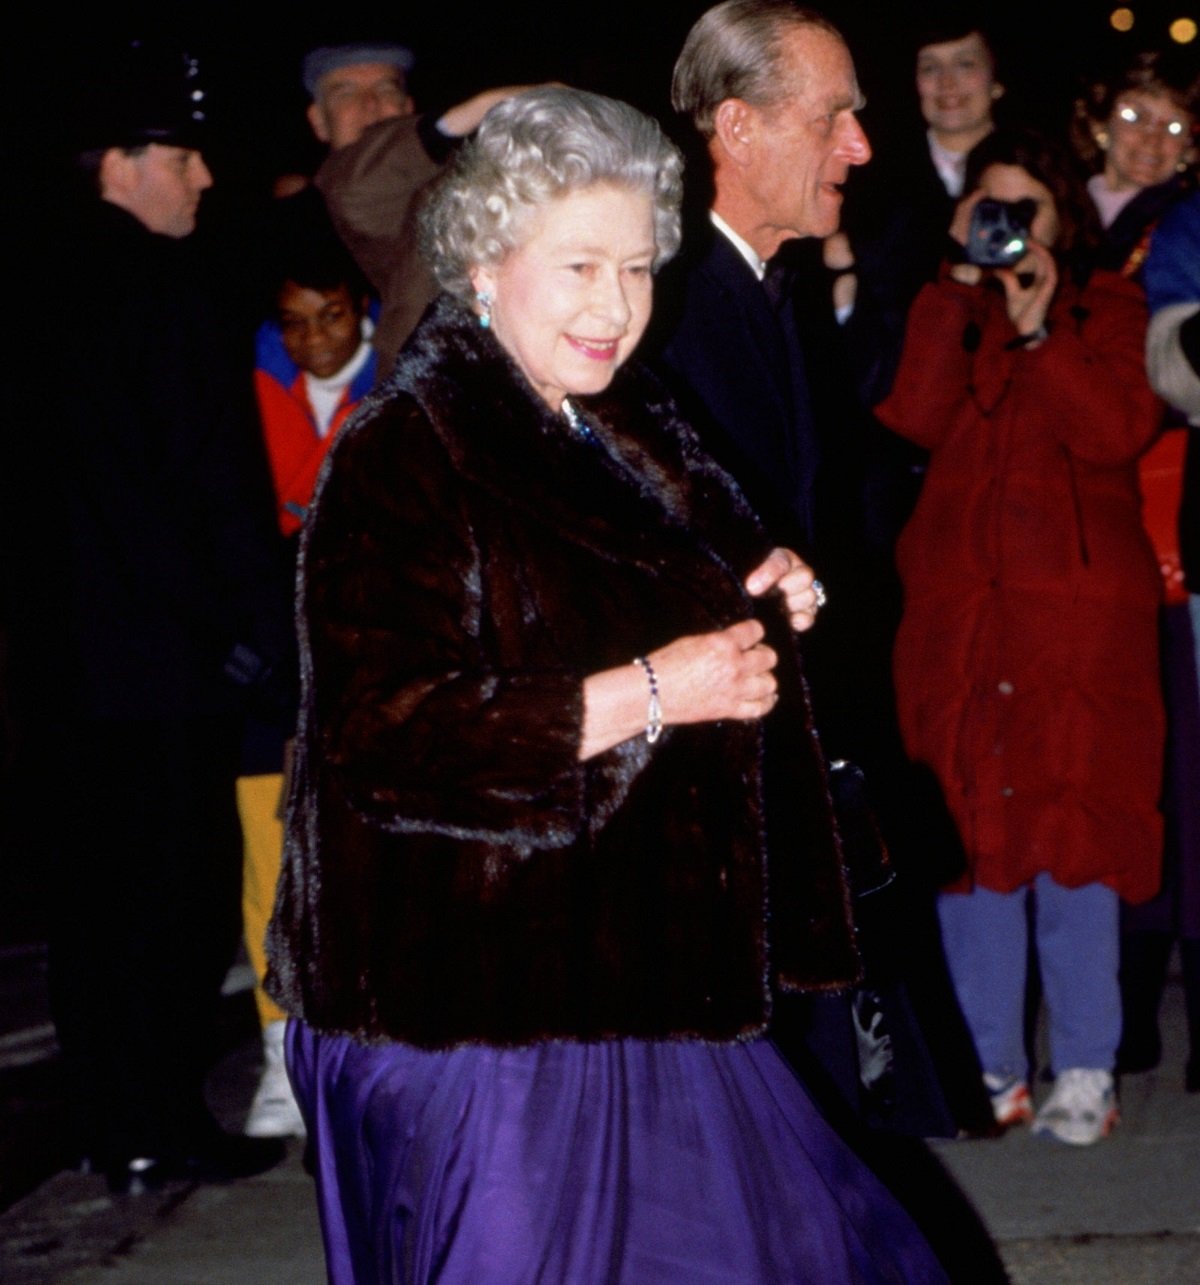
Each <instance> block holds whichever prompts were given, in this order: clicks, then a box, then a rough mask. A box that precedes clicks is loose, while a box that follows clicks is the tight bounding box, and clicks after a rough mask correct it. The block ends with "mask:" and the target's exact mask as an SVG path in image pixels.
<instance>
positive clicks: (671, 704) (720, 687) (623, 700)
mask: <svg viewBox="0 0 1200 1285" xmlns="http://www.w3.org/2000/svg"><path fill="white" fill-rule="evenodd" d="M765 565H766V564H765V563H764V566H765ZM761 569H762V568H760V570H761ZM646 659H647V660H649V662H650V664H651V666H652V667H653V670H654V677H655V681H656V683H657V685H658V697H659V704H660V706H661V708H662V721H663V723H664V724H669V723H711V722H716V721H717V720H718V719H725V718H737V719H751V718H762V716H763V715H764V714H766V713H769V712H770V710H771V709H773V708H774V706H775V702H776V701H777V700H778V699H779V697H778V694H777V691H776V682H775V675H774V673H773V672H772V671H773V670H774V668H775V661H776V659H777V658H776V655H775V653H774V652H773V651H772V650H771V648H770V647H768V646H766V645H765V644H764V643H763V627H762V625H761V624H759V622H758V621H757V620H739V621H738V623H737V624H736V625H730V626H729V628H728V629H718V630H716V631H714V632H713V633H708V634H694V635H688V636H686V637H684V638H677V639H676V640H675V641H674V642H672V643H668V644H667V645H666V646H665V647H660V648H659V649H658V651H653V652H651V653H650V654H649V655H648V656H647V658H646ZM649 701H650V687H649V683H648V681H647V675H646V673H645V671H644V670H643V669H642V668H641V666H639V665H636V664H629V665H622V666H620V667H619V668H617V669H606V670H603V671H602V672H601V673H598V674H592V675H590V676H589V677H588V678H585V679H584V681H583V734H582V736H581V738H580V742H579V758H580V760H581V761H582V760H585V759H589V758H592V757H593V756H594V755H596V754H602V753H603V752H604V751H605V750H608V749H612V747H613V746H614V745H620V744H621V742H622V741H627V740H630V739H631V738H632V737H634V736H637V735H639V734H641V733H644V732H645V731H646V729H647V726H648V724H649Z"/></svg>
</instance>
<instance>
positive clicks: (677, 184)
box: [420, 87, 683, 302]
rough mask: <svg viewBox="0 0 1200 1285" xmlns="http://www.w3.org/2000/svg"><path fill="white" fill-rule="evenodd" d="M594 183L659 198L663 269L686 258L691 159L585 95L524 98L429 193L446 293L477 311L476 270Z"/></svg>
mask: <svg viewBox="0 0 1200 1285" xmlns="http://www.w3.org/2000/svg"><path fill="white" fill-rule="evenodd" d="M596 183H611V184H613V185H615V186H617V187H624V188H629V189H631V190H633V191H636V192H644V193H645V194H646V195H647V196H649V197H651V198H652V200H653V203H654V242H655V247H656V253H655V260H654V266H655V267H656V268H657V267H658V266H659V265H660V264H662V263H665V262H666V261H667V259H669V258H670V257H671V256H672V255H673V254H674V253H675V252H676V250H678V249H679V241H680V217H679V207H680V202H681V200H682V196H683V158H682V157H681V156H680V154H679V151H678V149H677V148H676V147H675V146H674V144H672V143H670V142H669V141H668V140H667V138H666V136H665V135H664V134H663V132H662V130H661V129H660V128H659V126H658V125H657V123H656V122H654V121H653V120H651V119H650V117H649V116H644V115H643V114H642V113H641V112H639V111H637V110H636V108H633V107H630V106H629V104H628V103H622V102H618V101H617V100H616V99H613V98H603V97H601V96H600V95H599V94H589V93H585V92H584V91H583V90H579V89H566V88H558V87H546V88H541V89H534V90H530V91H528V92H527V93H524V94H518V95H517V96H515V97H513V98H509V99H506V100H505V101H504V102H502V103H499V104H497V106H495V107H493V108H492V110H491V111H490V112H488V114H487V116H485V117H484V119H483V123H482V124H481V125H480V126H479V129H478V131H477V132H476V134H475V137H474V138H473V139H471V140H470V141H469V142H467V143H466V144H464V145H463V146H462V147H461V148H460V149H459V151H458V153H457V155H456V156H455V157H454V159H453V160H452V161H451V163H450V164H449V166H447V168H446V169H445V170H444V171H443V173H442V174H441V175H440V176H439V177H438V178H437V179H436V180H435V181H434V183H433V184H432V185H431V187H430V190H429V193H428V196H427V198H426V201H425V204H424V206H423V208H422V210H421V215H420V238H421V242H420V244H421V252H422V254H423V255H424V256H425V258H426V260H427V261H428V263H429V265H430V267H431V268H432V269H433V273H434V275H435V276H436V277H437V280H438V284H439V285H441V287H442V288H443V289H444V290H446V291H447V292H448V293H450V294H452V295H454V296H455V297H456V298H459V299H462V300H463V301H464V302H469V301H470V300H471V299H472V298H473V296H474V288H473V287H472V285H471V280H470V275H469V273H470V270H471V269H472V268H473V267H476V266H489V267H490V266H494V265H495V264H498V263H500V262H501V261H502V260H503V259H504V258H505V256H506V255H508V254H509V252H510V251H512V250H514V249H516V248H517V247H518V246H519V245H520V244H521V243H522V240H523V238H524V236H525V234H526V230H527V227H528V225H529V223H530V221H531V218H532V215H533V214H534V213H535V212H536V211H537V210H538V209H539V208H540V207H541V206H543V205H545V204H546V202H548V201H552V200H554V199H555V198H556V197H560V196H566V195H568V194H569V193H571V192H575V191H580V190H582V189H584V188H588V187H591V186H592V185H593V184H596Z"/></svg>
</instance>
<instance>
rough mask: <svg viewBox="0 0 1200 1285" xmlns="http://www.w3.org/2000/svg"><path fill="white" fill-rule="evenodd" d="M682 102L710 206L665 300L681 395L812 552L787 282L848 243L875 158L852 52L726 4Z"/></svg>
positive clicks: (763, 9) (745, 482) (812, 29)
mask: <svg viewBox="0 0 1200 1285" xmlns="http://www.w3.org/2000/svg"><path fill="white" fill-rule="evenodd" d="M672 101H673V103H674V106H675V108H676V110H677V111H679V112H682V113H684V114H686V115H687V116H688V117H689V118H690V119H691V122H692V124H693V125H694V126H695V129H696V131H697V133H698V134H699V136H700V138H701V140H702V141H703V146H704V149H705V151H706V153H707V158H708V161H709V163H710V165H711V175H712V192H711V202H710V203H709V206H708V209H707V210H706V211H705V212H704V215H703V217H702V218H700V219H697V220H696V221H695V222H694V225H693V226H692V227H691V228H690V229H689V233H690V235H688V236H687V237H685V243H684V253H683V255H682V256H681V259H680V260H679V261H678V263H677V264H676V265H672V268H671V269H670V270H669V271H668V274H667V275H666V276H665V279H664V280H663V282H662V283H661V286H660V289H659V292H658V304H657V305H656V306H657V307H658V308H659V309H660V313H659V315H658V317H657V318H656V332H655V335H654V336H653V337H652V339H651V344H652V345H655V344H656V345H657V347H658V351H659V355H660V356H661V364H662V366H663V367H665V371H666V373H667V376H668V382H669V383H670V384H671V386H672V389H673V391H674V392H675V393H676V395H677V396H678V397H679V399H680V401H681V402H682V404H683V405H684V408H685V409H686V410H687V411H688V413H689V414H690V415H691V416H692V418H693V421H694V423H695V424H696V426H697V428H698V429H699V430H700V432H701V433H702V435H703V436H704V437H705V439H706V442H707V444H708V446H709V448H710V449H711V450H712V451H713V452H714V453H715V454H716V455H717V456H718V458H719V459H721V460H722V461H723V462H724V463H725V464H726V465H727V467H729V468H730V470H731V471H732V472H733V474H734V476H735V477H736V478H737V479H738V481H739V482H740V483H741V485H742V487H743V489H745V490H746V491H747V493H748V494H749V496H750V499H751V500H752V502H753V503H754V504H755V505H756V507H757V508H758V509H759V511H760V513H762V515H763V516H764V517H765V518H766V519H767V521H768V525H769V526H770V527H771V528H772V529H773V530H778V531H779V533H780V538H781V539H783V538H790V539H799V541H800V542H801V547H803V548H811V541H812V531H813V487H814V482H815V477H816V469H817V459H818V450H817V437H816V431H815V428H814V425H813V418H812V410H811V406H810V403H809V394H808V384H807V380H806V378H805V371H804V357H803V353H802V351H801V345H800V337H799V335H798V333H797V324H796V318H795V315H794V312H793V310H792V308H791V306H790V305H791V296H790V290H789V288H788V282H787V280H786V273H782V274H781V273H780V272H779V271H777V268H778V266H779V265H777V264H773V263H772V260H773V259H774V258H775V256H776V254H777V252H778V251H779V249H780V247H781V246H782V245H783V244H784V243H785V242H787V241H789V240H792V239H795V238H798V237H824V236H828V235H829V234H830V233H832V232H834V231H836V230H837V227H838V223H839V219H840V214H841V205H842V195H841V187H842V184H843V183H844V182H845V181H846V178H847V176H848V174H849V172H850V169H851V167H853V166H856V165H862V164H864V163H865V162H866V161H868V160H869V159H870V157H871V149H870V145H869V144H868V142H867V139H866V135H865V134H864V133H863V131H862V128H861V127H860V125H859V123H858V120H857V118H856V115H855V113H856V112H857V111H858V110H859V109H860V108H861V107H862V105H863V100H862V95H861V94H860V92H859V88H858V82H857V80H856V78H855V74H854V64H853V62H852V61H851V58H850V53H849V50H848V49H847V48H846V45H845V43H844V41H843V40H842V37H841V36H840V34H839V33H838V32H837V30H836V29H835V28H834V27H833V26H832V25H830V24H829V23H828V22H827V21H826V20H825V19H824V18H822V17H821V16H820V15H818V14H815V13H812V12H811V11H807V10H803V9H799V8H797V7H796V6H795V5H794V4H792V3H790V0H725V2H724V3H722V4H719V5H717V6H716V7H715V8H713V9H710V10H709V11H708V12H707V13H705V14H704V15H703V16H702V17H701V18H700V20H699V21H698V22H697V23H696V24H695V26H694V27H693V28H692V30H691V32H690V33H689V35H688V37H687V40H686V42H685V44H684V47H683V51H682V53H681V54H680V56H679V60H678V62H677V63H676V67H675V77H674V82H673V85H672Z"/></svg>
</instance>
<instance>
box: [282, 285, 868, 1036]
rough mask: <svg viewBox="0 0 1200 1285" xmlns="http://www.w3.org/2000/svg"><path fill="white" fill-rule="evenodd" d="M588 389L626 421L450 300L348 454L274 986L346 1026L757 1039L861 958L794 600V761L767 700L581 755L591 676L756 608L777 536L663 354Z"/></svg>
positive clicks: (360, 420) (306, 714)
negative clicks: (775, 989)
mask: <svg viewBox="0 0 1200 1285" xmlns="http://www.w3.org/2000/svg"><path fill="white" fill-rule="evenodd" d="M578 404H579V405H580V406H581V408H582V409H583V411H584V413H585V415H586V418H587V420H588V422H589V423H590V424H591V425H592V427H593V428H594V430H595V433H596V436H597V438H598V440H599V444H598V445H597V444H596V443H590V442H588V441H586V440H584V439H582V438H580V437H578V436H576V435H574V434H572V433H571V431H570V430H569V429H568V427H567V425H566V424H565V422H564V421H563V420H562V419H561V418H560V417H559V416H556V415H553V414H552V413H551V412H550V411H549V410H548V409H547V407H545V406H544V405H543V404H542V402H541V401H540V399H538V398H537V397H536V396H535V395H534V394H533V393H532V391H531V390H530V388H529V385H528V384H527V383H526V382H525V380H524V379H523V378H522V377H521V376H520V374H519V373H518V372H517V371H516V370H515V369H514V367H513V366H512V364H511V362H510V361H509V359H508V358H507V357H506V355H505V354H504V352H503V351H502V349H500V347H499V346H498V345H497V344H496V342H495V340H494V338H493V337H492V336H490V335H488V334H486V333H484V332H482V331H480V330H479V329H478V327H477V326H476V325H475V324H474V319H473V318H472V317H471V316H470V315H469V314H468V313H467V312H466V311H465V310H464V309H463V308H462V307H461V306H460V305H458V304H455V303H453V302H451V301H449V300H446V299H443V300H441V301H440V302H439V303H438V304H436V305H435V306H434V308H433V309H432V310H431V312H430V313H429V314H428V315H427V316H426V318H425V320H424V321H423V323H422V325H421V327H420V328H419V330H418V331H417V333H416V334H415V335H414V337H413V340H412V342H411V343H410V344H409V346H408V348H407V349H406V350H405V352H404V354H402V356H401V358H400V362H399V364H398V366H397V369H396V372H395V374H394V376H393V377H392V378H391V380H390V381H389V382H388V383H387V384H386V385H385V386H384V387H383V388H381V389H380V391H379V392H378V393H376V394H375V395H374V396H373V397H372V398H371V399H370V400H369V401H368V402H367V403H366V405H365V406H364V408H363V409H362V411H361V412H360V414H359V415H358V417H357V418H356V420H355V421H354V423H353V424H352V425H350V427H349V428H348V429H347V430H345V432H344V433H343V435H342V437H341V439H340V440H339V441H338V443H337V445H336V446H335V449H334V451H333V452H332V455H331V458H330V460H329V462H328V463H327V464H326V468H325V472H324V474H323V478H322V481H321V483H320V485H319V492H318V499H317V502H316V504H315V505H314V512H313V515H312V518H311V520H310V523H309V526H308V528H307V530H306V533H305V537H304V542H303V551H302V555H301V571H300V576H301V605H300V630H301V646H302V654H303V661H302V663H303V669H304V704H303V713H302V726H301V732H300V737H299V750H298V756H297V766H296V776H295V781H294V784H293V797H292V803H291V810H290V819H289V831H288V841H287V851H286V858H285V869H284V874H283V878H282V881H281V885H280V895H279V905H278V908H277V912H276V917H275V920H274V922H273V925H272V930H271V953H272V961H273V965H272V967H273V972H272V989H273V992H274V993H275V995H276V996H277V997H278V998H279V999H280V1000H281V1001H282V1002H283V1003H284V1005H285V1006H286V1007H287V1008H288V1009H289V1010H291V1011H292V1012H293V1013H296V1014H298V1015H301V1016H303V1017H304V1018H305V1019H306V1020H307V1021H309V1022H310V1023H311V1024H313V1025H315V1026H317V1027H319V1028H322V1029H325V1030H335V1031H344V1032H349V1033H352V1034H355V1035H358V1036H360V1037H363V1038H372V1039H378V1038H390V1039H397V1040H403V1041H406V1042H409V1043H412V1044H416V1045H421V1046H425V1047H447V1046H451V1045H454V1044H459V1043H464V1042H488V1043H495V1044H503V1045H514V1044H526V1043H529V1042H531V1041H534V1040H539V1039H547V1038H566V1039H596V1038H605V1037H612V1036H640V1037H644V1038H670V1037H680V1038H687V1037H693V1038H695V1037H699V1038H707V1039H716V1040H724V1039H730V1038H736V1037H745V1036H751V1035H756V1034H758V1033H760V1032H761V1031H762V1030H763V1029H764V1026H765V1024H766V1021H767V1019H768V1017H769V1014H770V990H771V987H772V985H774V984H781V985H783V986H785V987H789V988H829V987H837V986H841V985H845V984H847V983H848V982H850V981H851V980H853V979H854V977H855V976H856V973H857V968H858V961H857V955H856V952H855V949H854V945H853V941H852V931H851V927H850V921H849V913H848V903H847V896H846V891H845V882H844V879H843V876H842V870H841V865H840V859H839V854H838V849H837V844H836V840H835V837H834V834H833V829H832V821H831V817H830V811H829V802H828V793H827V790H826V786H825V780H824V774H823V769H822V766H821V763H820V758H819V751H818V749H817V746H816V743H815V739H814V737H813V734H812V730H811V726H810V724H809V720H808V713H807V702H806V700H805V694H804V689H803V680H802V678H801V677H800V675H799V672H798V661H797V659H796V654H795V649H794V647H793V646H792V645H791V642H790V639H789V637H788V636H787V633H786V630H784V629H779V628H778V622H779V621H781V619H782V613H781V612H780V611H779V609H778V606H777V604H775V603H773V602H770V603H766V604H762V605H761V606H759V607H758V609H759V610H760V611H761V612H762V613H763V615H764V616H769V617H770V618H771V619H772V622H773V628H774V632H775V634H776V635H778V637H779V640H780V641H779V645H781V646H782V647H783V649H784V655H783V658H782V661H781V677H782V678H783V680H784V686H785V690H786V691H787V692H789V693H790V698H791V699H790V703H789V707H787V708H785V707H784V705H783V704H781V706H780V707H779V708H778V709H777V711H776V712H775V713H773V714H772V716H771V718H770V719H769V720H768V726H767V728H766V733H765V734H766V736H767V740H768V744H769V745H770V746H771V749H770V754H769V755H768V757H769V758H770V761H771V764H772V771H771V773H770V774H767V773H764V768H763V764H764V755H763V738H764V728H763V726H762V725H760V724H757V723H738V722H727V723H719V724H706V725H698V726H681V727H670V728H668V729H667V730H666V732H665V733H664V734H663V737H662V739H661V740H660V741H659V742H658V743H657V744H656V745H654V746H650V745H648V744H647V743H646V741H645V738H644V737H641V736H638V737H636V738H634V739H633V740H630V741H627V742H626V743H624V744H623V745H620V746H618V747H617V748H616V749H614V750H611V751H609V752H608V753H606V754H602V755H600V756H598V757H597V758H594V759H592V760H591V761H590V762H588V763H586V764H581V763H579V762H578V761H577V759H576V753H577V747H578V744H579V736H580V726H581V719H582V695H581V683H582V679H583V677H584V676H585V675H587V674H589V673H592V672H595V671H598V670H602V669H606V668H609V667H611V666H616V665H622V664H627V663H628V662H629V661H630V660H631V659H632V658H633V657H634V656H635V655H641V654H644V653H646V652H649V651H652V650H654V649H655V648H656V647H660V646H662V645H663V644H665V643H667V642H670V641H671V640H672V639H674V638H676V637H679V636H681V635H683V634H689V633H699V632H703V631H707V630H712V629H719V628H723V627H725V626H727V625H729V624H731V623H732V622H734V621H735V620H739V619H743V618H745V617H746V616H748V615H750V614H752V613H753V612H754V611H755V609H756V604H752V603H751V601H750V600H749V599H748V598H747V596H746V594H745V592H744V590H743V589H742V586H741V581H742V579H743V578H744V576H745V575H746V574H747V573H748V572H749V571H750V570H751V569H752V568H753V567H754V566H755V565H757V563H758V562H759V561H760V560H761V559H762V557H763V556H764V555H765V553H766V551H767V548H768V545H767V542H766V538H765V536H764V535H763V533H762V531H761V529H760V527H759V525H758V523H757V522H756V520H755V519H754V517H753V515H752V514H751V513H750V512H749V510H748V508H747V507H746V505H745V502H744V501H743V500H742V498H741V495H740V493H739V492H738V491H737V490H736V488H735V487H734V486H733V485H732V483H731V482H730V481H729V479H728V478H727V477H726V475H725V474H724V473H722V472H721V471H719V470H718V469H717V468H716V467H715V466H714V465H712V464H711V463H710V462H709V461H708V460H707V458H706V457H705V456H704V455H703V453H702V452H701V450H700V448H699V447H698V445H697V444H696V441H695V439H694V437H693V435H692V434H691V432H690V430H688V429H687V428H686V426H684V425H682V424H681V423H679V421H678V419H677V418H676V416H675V413H674V410H673V408H672V407H671V405H670V403H669V402H667V401H666V400H665V399H664V397H663V394H662V392H661V390H660V389H659V387H658V385H657V384H655V383H654V382H653V381H652V380H650V379H649V378H648V377H647V376H646V375H644V374H643V373H640V372H639V371H637V370H636V369H632V368H628V367H627V368H625V369H624V370H622V371H621V372H619V373H618V376H617V378H616V379H615V380H614V382H613V384H612V385H611V387H610V389H609V390H608V391H607V392H606V393H605V394H603V395H601V396H598V397H595V398H589V399H580V401H579V403H578ZM775 741H777V742H778V745H777V746H776V745H775V744H772V742H775ZM776 796H778V801H777V802H776ZM764 800H766V804H764ZM768 829H769V831H770V839H771V853H772V857H771V862H770V870H769V882H770V885H771V887H770V891H769V892H768V863H767V861H766V855H765V852H766V843H765V839H766V832H767V830H768ZM768 906H769V912H768Z"/></svg>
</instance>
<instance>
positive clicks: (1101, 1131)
mask: <svg viewBox="0 0 1200 1285" xmlns="http://www.w3.org/2000/svg"><path fill="white" fill-rule="evenodd" d="M1120 1118H1121V1117H1120V1112H1119V1111H1118V1110H1117V1095H1116V1090H1115V1088H1114V1087H1113V1077H1112V1074H1111V1073H1110V1072H1108V1071H1101V1070H1099V1069H1098V1068H1095V1067H1086V1066H1072V1067H1068V1068H1067V1069H1066V1070H1065V1071H1060V1072H1059V1073H1058V1075H1057V1076H1056V1077H1055V1079H1054V1088H1053V1090H1052V1091H1051V1093H1050V1096H1049V1097H1048V1098H1047V1099H1046V1101H1045V1102H1044V1103H1043V1104H1042V1107H1041V1109H1040V1110H1039V1111H1038V1113H1037V1115H1036V1117H1035V1118H1034V1121H1033V1132H1034V1133H1036V1134H1038V1135H1040V1136H1041V1137H1050V1138H1057V1139H1058V1141H1059V1142H1067V1143H1070V1145H1071V1146H1073V1147H1090V1146H1091V1145H1092V1143H1094V1142H1099V1141H1100V1139H1101V1138H1107V1137H1108V1135H1109V1134H1110V1133H1111V1132H1112V1131H1113V1126H1114V1125H1115V1124H1116V1123H1117V1121H1118V1120H1119V1119H1120Z"/></svg>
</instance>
